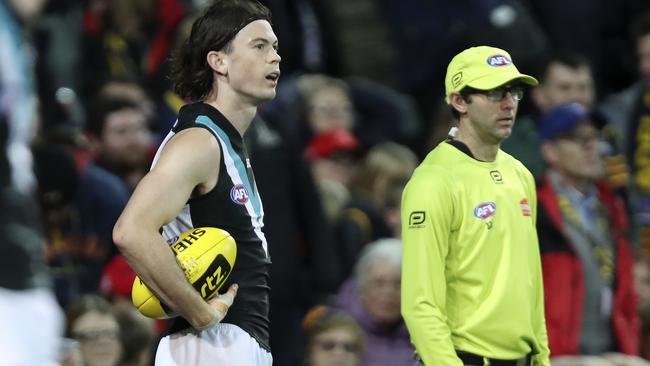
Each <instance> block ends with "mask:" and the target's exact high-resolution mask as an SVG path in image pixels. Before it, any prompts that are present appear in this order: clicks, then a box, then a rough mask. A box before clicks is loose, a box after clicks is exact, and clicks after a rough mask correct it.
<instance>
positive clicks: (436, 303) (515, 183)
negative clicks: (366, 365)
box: [402, 142, 549, 366]
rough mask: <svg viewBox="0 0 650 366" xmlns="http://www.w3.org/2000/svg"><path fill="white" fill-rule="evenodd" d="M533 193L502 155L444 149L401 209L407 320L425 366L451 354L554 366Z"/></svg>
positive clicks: (446, 365)
mask: <svg viewBox="0 0 650 366" xmlns="http://www.w3.org/2000/svg"><path fill="white" fill-rule="evenodd" d="M536 205H537V201H536V195H535V183H534V180H533V177H532V175H531V174H530V172H529V171H528V170H527V169H526V168H525V167H524V166H523V165H522V164H521V163H520V162H519V161H517V160H516V159H514V158H513V157H512V156H510V155H508V154H507V153H505V152H503V151H501V150H499V152H498V153H497V156H496V159H495V161H494V162H481V161H478V160H476V159H474V158H472V157H471V156H469V155H468V154H467V153H465V152H463V151H461V150H460V149H459V148H457V147H456V146H453V145H452V144H450V143H448V142H443V143H441V144H439V145H438V146H437V147H436V148H435V149H434V150H433V151H431V152H430V153H429V155H428V156H427V157H426V159H425V160H424V162H423V163H422V164H421V165H420V166H419V167H418V168H417V170H416V171H415V172H414V174H413V177H412V178H411V180H410V181H409V183H408V184H407V186H406V188H405V190H404V194H403V202H402V228H403V230H402V235H403V242H404V244H403V245H404V257H403V265H402V314H403V316H404V319H405V321H406V324H407V326H408V329H409V332H410V334H411V340H412V342H413V343H414V344H415V347H416V350H417V352H418V354H419V356H420V357H421V358H422V359H423V361H424V363H425V365H427V366H429V365H431V366H450V365H454V366H462V362H460V361H459V359H458V358H457V357H456V353H455V350H460V351H466V352H471V353H474V354H477V355H481V356H484V357H489V358H495V359H506V360H508V359H518V358H521V357H523V356H525V355H526V354H528V353H530V352H532V353H534V354H536V356H534V357H533V360H534V361H535V362H534V365H536V366H537V365H548V352H549V351H548V345H547V344H548V342H547V336H546V327H545V321H544V299H543V296H544V295H543V285H542V273H541V263H540V255H539V247H538V241H537V233H536V230H535V217H536V216H535V215H536Z"/></svg>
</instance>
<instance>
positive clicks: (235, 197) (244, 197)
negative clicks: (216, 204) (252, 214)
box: [230, 184, 248, 205]
mask: <svg viewBox="0 0 650 366" xmlns="http://www.w3.org/2000/svg"><path fill="white" fill-rule="evenodd" d="M230 199H231V200H232V201H233V202H235V203H236V204H238V205H245V204H246V202H248V190H247V189H246V187H244V186H243V185H242V184H237V185H236V186H234V187H232V188H231V189H230Z"/></svg>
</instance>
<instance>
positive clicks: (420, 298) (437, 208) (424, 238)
mask: <svg viewBox="0 0 650 366" xmlns="http://www.w3.org/2000/svg"><path fill="white" fill-rule="evenodd" d="M453 215H454V197H453V189H452V184H451V181H450V178H449V173H448V172H445V171H441V170H439V169H436V168H433V167H426V166H421V167H420V168H418V169H417V171H416V172H415V174H414V175H413V177H412V178H411V180H410V181H409V183H408V184H407V186H406V188H405V189H404V193H403V196H402V211H401V216H402V241H403V262H402V291H401V293H402V295H401V310H402V316H403V317H404V320H405V322H406V325H407V327H408V330H409V333H410V335H411V342H412V343H413V344H414V346H415V349H416V351H417V353H418V355H419V356H420V358H421V359H422V360H423V362H424V364H425V365H435V366H462V365H463V363H462V361H461V360H460V359H459V358H458V357H457V356H456V352H455V350H454V346H453V344H452V341H451V331H450V329H449V326H448V325H447V311H446V279H445V265H446V264H445V261H446V258H447V254H448V252H449V237H450V234H451V232H452V230H453V226H454V224H453V223H454V221H455V220H454V216H453Z"/></svg>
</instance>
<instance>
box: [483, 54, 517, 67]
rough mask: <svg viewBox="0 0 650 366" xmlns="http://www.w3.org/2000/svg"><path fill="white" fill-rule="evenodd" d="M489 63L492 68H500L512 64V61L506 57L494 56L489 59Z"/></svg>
mask: <svg viewBox="0 0 650 366" xmlns="http://www.w3.org/2000/svg"><path fill="white" fill-rule="evenodd" d="M487 63H488V65H490V66H495V67H500V66H508V65H511V64H512V61H510V59H509V58H508V57H506V56H504V55H492V56H490V57H488V58H487Z"/></svg>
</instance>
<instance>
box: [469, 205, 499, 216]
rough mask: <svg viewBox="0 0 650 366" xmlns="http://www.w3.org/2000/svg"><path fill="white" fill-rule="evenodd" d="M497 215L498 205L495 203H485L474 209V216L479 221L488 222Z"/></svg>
mask: <svg viewBox="0 0 650 366" xmlns="http://www.w3.org/2000/svg"><path fill="white" fill-rule="evenodd" d="M496 213H497V204H496V203H494V202H483V203H481V204H479V205H478V206H476V207H474V216H475V217H476V218H477V219H481V220H487V219H489V218H490V217H492V216H494V215H495V214H496Z"/></svg>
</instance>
